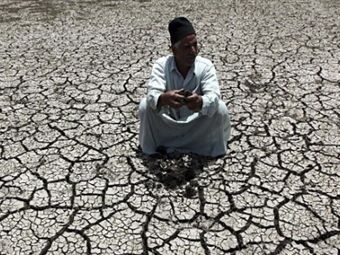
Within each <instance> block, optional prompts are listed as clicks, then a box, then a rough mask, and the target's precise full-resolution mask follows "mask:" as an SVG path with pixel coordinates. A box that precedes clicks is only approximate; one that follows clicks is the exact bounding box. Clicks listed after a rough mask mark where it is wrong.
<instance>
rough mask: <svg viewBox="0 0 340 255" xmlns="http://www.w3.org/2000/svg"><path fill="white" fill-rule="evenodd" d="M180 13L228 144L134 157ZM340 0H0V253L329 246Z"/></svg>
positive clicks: (292, 250) (338, 247)
mask: <svg viewBox="0 0 340 255" xmlns="http://www.w3.org/2000/svg"><path fill="white" fill-rule="evenodd" d="M178 15H185V16H187V17H189V18H190V19H191V20H192V22H193V23H194V25H195V26H196V30H197V32H198V36H199V39H200V42H201V44H202V49H201V55H202V56H205V57H208V58H210V59H211V60H212V61H213V62H214V63H215V65H216V69H217V71H218V75H219V79H220V85H221V89H222V95H223V99H224V100H225V101H226V103H227V105H228V108H229V110H230V113H231V118H232V137H231V141H230V144H229V154H228V155H227V156H225V157H224V158H221V159H218V160H210V161H209V160H206V159H200V158H196V157H192V156H191V155H185V156H182V157H180V158H176V159H167V158H163V159H158V160H153V161H151V160H146V159H145V158H143V157H142V155H140V153H139V152H138V150H137V146H138V141H137V134H138V125H139V123H138V119H137V118H136V109H137V107H138V102H139V100H140V99H141V97H143V95H144V94H145V92H146V81H147V78H148V76H149V74H150V71H151V66H152V63H153V62H154V61H155V59H157V58H158V57H160V56H163V55H165V54H167V53H168V45H169V40H168V33H167V23H168V21H169V20H170V19H172V18H173V17H175V16H178ZM339 16H340V2H339V1H338V0H334V1H331V0H328V1H327V0H319V1H317V0H311V1H299V0H286V1H279V0H272V1H267V0H256V1H255V0H249V1H243V0H240V1H233V0H221V1H217V0H209V1H203V0H202V1H198V0H186V1H183V0H179V1H165V0H161V1H160V0H157V1H156V0H152V1H147V0H146V1H145V0H144V1H132V0H130V1H108V0H106V1H105V0H97V1H79V0H73V1H71V0H70V1H67V0H54V1H47V0H41V1H38V0H17V1H12V0H0V31H1V33H0V254H11V255H12V254H68V255H69V254H98V255H99V254H110V255H111V254H162V255H168V254H174V255H181V254H185V255H189V254H212V255H213V254H234V255H241V254H249V255H250V254H287V255H288V254H297V255H304V254H318V255H321V254H325V255H335V254H340V189H339V182H340V178H339V177H340V176H339V175H340V174H339V170H340V169H339V163H340V162H339V152H340V149H339V145H340V140H339V138H340V134H339V125H340V123H339V100H340V95H339V85H340V68H339V64H340V63H339V59H340V44H339V42H340V19H339Z"/></svg>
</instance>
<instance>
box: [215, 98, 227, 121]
mask: <svg viewBox="0 0 340 255" xmlns="http://www.w3.org/2000/svg"><path fill="white" fill-rule="evenodd" d="M216 113H217V114H218V115H219V116H221V117H225V118H229V112H228V108H227V106H226V105H225V103H224V102H223V101H222V100H220V101H219V102H218V107H217V111H216Z"/></svg>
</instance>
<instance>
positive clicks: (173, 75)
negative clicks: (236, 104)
mask: <svg viewBox="0 0 340 255" xmlns="http://www.w3.org/2000/svg"><path fill="white" fill-rule="evenodd" d="M182 88H183V89H185V90H189V91H192V92H196V93H197V94H199V95H202V99H203V105H202V109H201V111H200V112H193V111H191V110H189V109H188V108H187V107H186V106H182V107H181V108H179V109H174V108H171V107H169V106H163V107H157V102H158V98H159V96H160V95H161V94H162V93H164V92H165V91H168V90H178V89H182ZM139 117H140V121H141V124H140V131H139V141H140V145H141V147H142V150H143V152H144V153H146V154H154V153H156V151H157V148H158V147H159V146H163V147H165V148H167V151H168V152H171V151H174V150H176V151H180V152H193V153H197V154H200V155H205V156H212V157H215V156H220V155H223V154H225V153H226V148H227V141H228V139H229V134H230V120H229V114H228V110H227V107H226V105H225V104H224V103H223V102H222V101H221V100H220V89H219V85H218V80H217V76H216V71H215V68H214V65H213V64H212V63H211V61H210V60H208V59H205V58H202V57H200V56H198V57H196V60H195V63H194V65H193V66H192V67H191V69H190V70H189V72H188V74H187V76H186V77H185V79H184V78H183V76H182V75H181V74H180V73H179V71H178V70H177V67H176V63H175V58H174V56H172V55H169V56H166V57H162V58H160V59H158V60H157V61H156V63H155V64H154V66H153V69H152V73H151V77H150V80H149V83H148V93H147V97H146V98H144V99H143V100H142V101H141V103H140V105H139Z"/></svg>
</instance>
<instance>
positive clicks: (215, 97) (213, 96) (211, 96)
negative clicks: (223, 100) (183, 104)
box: [201, 63, 220, 116]
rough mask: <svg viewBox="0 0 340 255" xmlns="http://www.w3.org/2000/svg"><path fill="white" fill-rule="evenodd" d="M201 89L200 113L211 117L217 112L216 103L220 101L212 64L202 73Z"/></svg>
mask: <svg viewBox="0 0 340 255" xmlns="http://www.w3.org/2000/svg"><path fill="white" fill-rule="evenodd" d="M201 88H202V93H203V95H202V107H201V113H202V114H203V115H208V116H212V115H214V113H215V112H216V110H217V107H218V101H219V99H220V88H219V84H218V80H217V75H216V70H215V67H214V66H213V64H212V63H211V65H209V66H208V67H207V69H206V70H205V72H204V75H203V78H202V81H201Z"/></svg>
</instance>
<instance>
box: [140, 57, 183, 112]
mask: <svg viewBox="0 0 340 255" xmlns="http://www.w3.org/2000/svg"><path fill="white" fill-rule="evenodd" d="M178 92H179V90H169V91H166V80H165V72H164V67H163V66H162V65H161V63H159V62H156V63H155V64H154V66H153V68H152V72H151V76H150V79H149V83H148V94H147V103H148V105H149V106H151V108H152V109H154V110H156V109H157V108H159V107H162V106H167V105H168V106H170V107H173V108H179V107H181V106H183V99H184V96H183V95H180V94H179V93H178Z"/></svg>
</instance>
